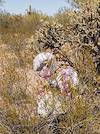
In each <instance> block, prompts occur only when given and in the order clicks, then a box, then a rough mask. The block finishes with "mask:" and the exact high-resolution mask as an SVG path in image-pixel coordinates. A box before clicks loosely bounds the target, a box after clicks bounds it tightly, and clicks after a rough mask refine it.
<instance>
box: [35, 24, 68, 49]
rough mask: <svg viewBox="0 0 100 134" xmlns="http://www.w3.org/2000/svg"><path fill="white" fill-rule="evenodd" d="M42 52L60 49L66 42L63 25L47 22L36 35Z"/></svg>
mask: <svg viewBox="0 0 100 134" xmlns="http://www.w3.org/2000/svg"><path fill="white" fill-rule="evenodd" d="M36 35H37V42H38V46H39V49H40V50H43V49H46V48H50V49H54V48H58V49H59V48H60V47H61V46H62V45H63V44H64V43H65V42H66V39H65V34H64V29H63V27H62V25H61V24H58V23H54V22H53V23H51V24H50V23H49V22H45V23H44V24H43V27H42V28H40V30H39V31H38V32H37V33H36Z"/></svg>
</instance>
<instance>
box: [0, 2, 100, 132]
mask: <svg viewBox="0 0 100 134" xmlns="http://www.w3.org/2000/svg"><path fill="white" fill-rule="evenodd" d="M75 2H77V3H78V4H80V3H81V4H80V10H78V11H73V10H67V9H64V10H61V11H59V12H58V13H57V14H55V15H54V16H52V17H51V16H47V15H44V14H43V13H41V12H37V11H33V12H31V13H30V14H25V15H23V16H22V15H11V14H9V13H6V12H0V133H2V134H22V133H24V134H47V133H48V134H49V133H50V134H52V133H55V134H59V133H61V134H99V133H100V113H99V111H100V106H99V103H100V98H99V97H100V76H99V75H100V4H99V2H98V1H96V2H93V3H89V4H88V3H84V2H83V3H82V1H77V0H76V1H75ZM89 2H90V1H89ZM94 3H95V4H94ZM45 48H49V49H55V48H57V49H59V51H60V52H61V53H63V55H60V54H58V55H57V56H58V57H57V58H58V59H59V60H61V61H66V60H67V61H68V62H69V63H70V64H71V65H72V66H73V67H74V68H75V69H76V70H77V72H78V76H79V85H78V86H77V87H76V88H74V87H71V91H72V97H71V98H68V99H67V100H66V97H65V96H63V101H62V102H61V105H62V108H63V110H64V112H63V113H62V114H57V115H56V117H55V118H54V117H53V115H52V114H50V115H49V116H47V117H45V118H43V117H41V116H39V115H38V114H37V94H38V92H39V90H40V89H41V88H43V89H45V94H46V93H48V92H52V94H53V96H54V98H55V97H56V96H60V95H61V94H60V92H59V91H57V90H56V89H55V88H51V87H50V86H49V85H48V83H47V82H46V81H44V79H42V78H40V77H39V76H38V75H37V74H36V73H35V72H34V71H33V68H32V61H33V58H34V57H35V56H36V55H37V54H38V53H40V52H41V51H44V49H45ZM47 103H48V102H47ZM52 106H55V102H53V104H52ZM52 124H53V126H52ZM50 125H51V126H50Z"/></svg>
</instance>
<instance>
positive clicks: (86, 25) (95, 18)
mask: <svg viewBox="0 0 100 134" xmlns="http://www.w3.org/2000/svg"><path fill="white" fill-rule="evenodd" d="M83 13H84V14H83ZM69 36H70V42H72V44H76V43H77V44H79V46H78V47H80V46H81V47H82V48H83V47H84V48H89V50H90V51H91V54H92V56H93V61H94V63H95V66H96V69H97V72H98V73H100V4H99V6H98V7H97V8H95V9H94V8H93V9H91V8H89V7H88V6H86V8H85V9H84V10H82V12H81V13H80V15H79V17H78V19H77V20H76V24H75V25H74V27H73V28H72V30H70V33H69Z"/></svg>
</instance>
